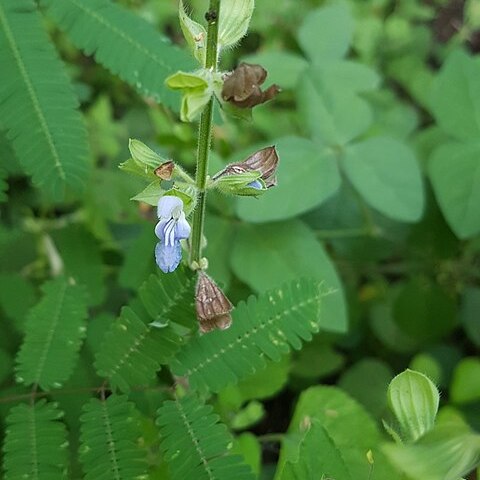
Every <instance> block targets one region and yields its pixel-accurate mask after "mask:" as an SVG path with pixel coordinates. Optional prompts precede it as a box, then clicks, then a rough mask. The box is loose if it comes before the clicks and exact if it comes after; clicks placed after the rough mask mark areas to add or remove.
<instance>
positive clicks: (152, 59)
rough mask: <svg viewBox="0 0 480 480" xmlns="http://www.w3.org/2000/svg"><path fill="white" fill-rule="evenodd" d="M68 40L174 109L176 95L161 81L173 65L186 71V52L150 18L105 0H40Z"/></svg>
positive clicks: (173, 67)
mask: <svg viewBox="0 0 480 480" xmlns="http://www.w3.org/2000/svg"><path fill="white" fill-rule="evenodd" d="M41 4H42V5H44V6H46V7H47V9H48V13H49V14H50V15H51V16H52V18H53V19H54V20H55V21H56V22H57V24H58V26H59V27H60V28H61V29H62V30H65V31H66V32H67V34H68V35H69V36H70V38H71V40H72V42H73V43H74V44H75V45H76V46H77V47H78V48H80V49H81V50H83V51H84V52H85V54H87V55H91V54H92V53H94V54H95V59H96V60H97V61H98V62H99V63H101V64H102V65H104V66H105V67H106V68H108V69H109V70H110V71H111V72H112V73H114V74H116V75H118V76H119V77H120V78H121V79H123V80H124V81H125V82H127V83H129V84H130V85H132V86H133V87H135V88H136V89H137V90H138V91H139V92H140V93H141V94H143V95H147V96H151V97H153V98H155V100H156V101H161V102H163V103H165V104H167V105H169V106H172V107H176V108H177V110H178V105H179V101H178V97H177V96H176V94H175V93H174V92H172V91H171V90H169V89H168V88H167V87H166V85H165V84H164V81H165V79H166V78H167V77H168V76H169V75H171V74H172V73H174V72H176V71H177V70H187V71H188V70H191V67H192V61H191V59H190V58H189V56H188V54H187V53H185V52H184V51H183V50H181V49H180V48H177V47H174V46H172V45H171V44H170V42H169V41H168V40H167V39H166V38H164V37H163V36H162V35H160V34H159V33H158V32H157V31H156V30H155V29H154V28H153V26H151V25H150V24H149V23H147V22H146V21H144V20H143V19H141V18H139V17H137V16H136V15H134V14H132V13H131V12H129V11H128V10H125V9H124V8H122V7H120V6H119V5H116V4H114V3H112V2H111V1H110V0H41Z"/></svg>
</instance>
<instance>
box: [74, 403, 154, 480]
mask: <svg viewBox="0 0 480 480" xmlns="http://www.w3.org/2000/svg"><path fill="white" fill-rule="evenodd" d="M80 421H81V423H82V426H81V433H80V442H81V446H80V461H81V462H82V464H83V470H84V472H85V477H84V479H85V480H137V479H138V480H139V479H146V478H148V477H147V475H146V474H145V471H146V468H147V464H146V461H145V458H144V455H143V454H142V451H141V450H140V448H139V446H138V440H139V438H140V435H141V433H140V428H139V416H138V413H137V411H136V410H135V407H134V405H133V403H130V402H128V401H127V397H126V396H119V395H110V397H108V398H107V399H106V400H99V399H96V398H92V399H91V400H90V402H88V403H87V404H86V405H84V407H83V413H82V416H81V417H80Z"/></svg>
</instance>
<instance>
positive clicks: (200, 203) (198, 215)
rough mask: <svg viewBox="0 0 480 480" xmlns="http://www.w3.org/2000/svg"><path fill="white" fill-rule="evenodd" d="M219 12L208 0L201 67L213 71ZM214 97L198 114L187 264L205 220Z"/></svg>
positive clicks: (198, 249) (195, 258) (194, 257)
mask: <svg viewBox="0 0 480 480" xmlns="http://www.w3.org/2000/svg"><path fill="white" fill-rule="evenodd" d="M219 14H220V0H210V6H209V9H208V12H207V14H206V16H205V18H206V19H207V21H208V29H207V46H206V57H205V68H207V69H211V70H212V71H216V69H217V61H218V47H217V41H218V18H219ZM213 102H214V98H213V96H212V98H211V99H210V101H209V102H208V104H207V106H206V107H205V110H204V111H203V113H202V116H201V117H200V127H199V132H198V150H197V171H196V174H195V184H196V186H197V189H198V198H197V206H196V208H195V211H194V213H193V221H192V237H191V246H190V265H192V264H193V263H194V262H195V263H196V264H197V265H199V263H200V259H201V256H202V236H203V224H204V221H205V206H206V201H207V191H206V189H205V187H206V184H207V173H208V160H209V156H210V144H211V141H212V117H213Z"/></svg>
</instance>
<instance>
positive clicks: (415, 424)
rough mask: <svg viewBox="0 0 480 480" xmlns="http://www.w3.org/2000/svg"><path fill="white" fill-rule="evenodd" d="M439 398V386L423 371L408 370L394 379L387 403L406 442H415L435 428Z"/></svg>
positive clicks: (390, 386)
mask: <svg viewBox="0 0 480 480" xmlns="http://www.w3.org/2000/svg"><path fill="white" fill-rule="evenodd" d="M439 401H440V395H439V393H438V390H437V388H436V387H435V385H434V384H433V383H432V381H431V380H429V379H428V377H426V376H425V375H423V374H422V373H419V372H415V371H413V370H406V371H405V372H403V373H401V374H400V375H397V376H396V377H395V378H394V379H393V380H392V381H391V383H390V385H389V387H388V404H389V406H390V409H391V410H392V412H393V414H394V415H395V418H396V419H397V421H398V423H399V426H400V435H401V438H402V439H403V440H404V441H405V442H406V443H411V442H415V441H416V440H418V439H419V438H420V437H422V436H423V435H425V434H426V433H427V432H429V431H430V430H431V429H432V428H433V426H434V424H435V417H436V415H437V411H438V404H439Z"/></svg>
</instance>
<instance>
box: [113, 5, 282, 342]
mask: <svg viewBox="0 0 480 480" xmlns="http://www.w3.org/2000/svg"><path fill="white" fill-rule="evenodd" d="M253 6H254V2H253V1H237V2H231V1H230V2H229V1H227V2H224V3H223V5H221V2H220V1H214V2H211V4H210V8H209V10H208V12H207V13H206V15H205V20H206V21H207V28H206V29H205V27H204V26H203V25H201V24H199V23H197V22H195V21H194V20H192V19H191V18H190V17H189V16H188V15H187V13H186V11H185V6H184V5H183V2H182V1H180V6H179V9H180V14H179V18H180V24H181V28H182V31H183V33H184V36H185V39H186V41H187V43H188V45H189V47H190V50H191V53H192V54H193V56H194V57H195V59H196V61H197V62H198V69H197V70H195V71H193V72H183V71H179V72H176V73H174V74H173V75H170V76H169V77H168V78H167V79H166V84H167V85H168V86H169V87H170V88H172V89H174V90H179V91H181V92H182V104H181V110H180V115H181V119H182V120H183V121H185V122H193V121H196V120H197V119H198V118H199V122H200V125H199V132H198V150H197V168H196V173H195V178H192V177H191V176H190V175H189V174H188V173H187V172H186V171H185V170H184V169H182V167H181V166H180V165H178V164H177V163H176V162H175V161H174V160H166V159H164V158H162V157H161V156H160V155H158V154H157V153H155V152H154V151H153V150H151V149H150V148H149V147H147V146H146V145H145V144H143V143H142V142H140V141H139V140H134V139H132V140H130V145H129V147H130V153H131V158H130V159H129V160H128V161H127V162H125V163H123V164H122V165H121V168H122V169H124V170H125V171H127V172H129V173H134V174H138V175H140V176H142V177H148V179H149V180H151V182H150V184H149V185H148V186H147V187H146V189H145V191H144V192H145V194H142V192H141V193H140V194H139V195H137V196H136V197H134V199H135V200H139V201H145V200H146V198H147V195H148V201H149V203H151V204H153V205H155V206H156V207H157V217H158V220H159V221H158V223H157V226H156V227H155V235H156V236H157V237H158V240H159V241H158V243H157V245H156V248H155V259H156V262H157V265H158V267H159V268H160V270H162V272H164V273H171V272H173V271H175V270H176V269H177V267H178V266H179V265H180V263H181V260H182V250H185V251H186V254H187V255H186V256H187V257H188V260H187V263H188V266H189V267H190V268H191V269H192V270H194V271H196V272H197V287H196V292H195V303H196V312H197V318H198V320H199V323H200V327H199V328H200V331H201V332H203V333H207V332H209V331H211V330H212V329H215V328H219V329H226V328H228V327H230V325H231V323H232V320H231V316H230V311H231V310H232V304H231V303H230V301H229V300H228V298H227V297H226V296H225V294H224V293H223V292H222V290H221V289H220V288H219V286H218V285H217V284H216V283H215V281H214V280H213V279H212V278H210V277H209V276H208V275H207V274H206V272H205V271H206V270H207V268H208V259H207V258H205V257H203V256H202V245H203V244H204V236H203V226H204V219H205V213H206V201H207V193H208V191H209V190H212V189H217V190H218V191H220V192H222V193H224V194H231V195H239V196H251V197H258V196H259V195H262V194H263V193H264V192H266V191H267V190H268V189H269V188H271V187H274V186H275V185H276V183H277V176H276V170H277V166H278V162H279V157H278V153H277V151H276V148H275V146H271V147H267V148H264V149H261V150H259V151H257V152H254V153H252V155H251V156H249V157H248V158H247V159H246V160H244V161H242V162H237V163H233V164H230V165H227V166H226V167H225V168H224V169H222V170H221V171H219V172H217V173H216V174H215V175H213V176H212V177H209V176H208V174H207V172H208V164H209V154H210V145H211V141H212V119H213V112H214V108H215V105H216V104H218V105H219V107H220V109H222V110H223V111H224V112H226V113H227V115H229V114H238V112H239V111H240V110H244V111H245V110H251V109H252V108H253V107H255V106H256V105H260V104H262V103H264V102H266V101H268V100H271V99H272V98H274V97H275V95H276V94H277V93H278V92H279V87H278V86H277V85H272V86H270V87H269V88H268V89H266V90H265V91H262V88H261V85H262V84H263V83H264V82H265V80H266V78H267V71H266V70H265V69H264V68H263V67H262V66H260V65H250V64H247V63H241V64H240V65H239V66H238V67H237V68H236V69H235V70H234V71H233V72H222V71H221V70H219V61H220V57H221V52H222V49H224V48H231V47H232V46H234V45H235V44H237V43H238V42H239V41H240V40H241V38H242V37H243V36H244V35H245V34H246V32H247V28H248V24H249V22H250V17H251V15H252V12H253ZM187 217H189V218H191V222H189V220H187ZM190 223H191V225H190ZM182 244H183V247H182Z"/></svg>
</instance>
